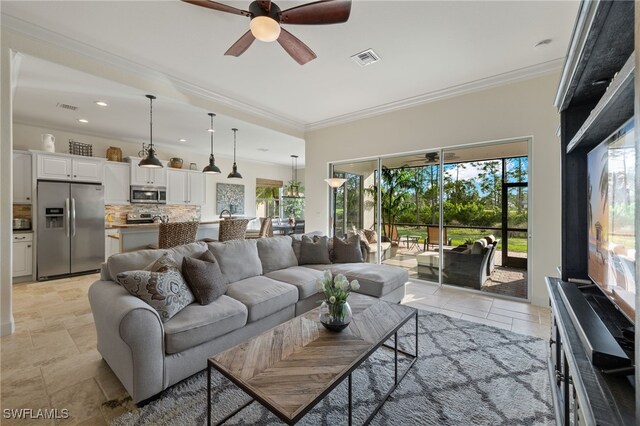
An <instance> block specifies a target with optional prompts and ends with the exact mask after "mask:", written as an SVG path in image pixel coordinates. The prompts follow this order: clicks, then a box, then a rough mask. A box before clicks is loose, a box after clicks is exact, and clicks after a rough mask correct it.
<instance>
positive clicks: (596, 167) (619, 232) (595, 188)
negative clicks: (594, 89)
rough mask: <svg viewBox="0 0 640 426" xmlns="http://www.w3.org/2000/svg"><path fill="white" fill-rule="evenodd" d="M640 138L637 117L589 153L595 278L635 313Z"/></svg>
mask: <svg viewBox="0 0 640 426" xmlns="http://www.w3.org/2000/svg"><path fill="white" fill-rule="evenodd" d="M635 155H636V150H635V140H634V128H633V119H632V120H629V121H628V122H626V123H625V124H624V125H622V127H620V128H619V129H618V130H616V131H615V132H614V133H613V134H612V135H611V136H609V137H608V138H607V139H605V140H604V141H603V142H602V143H601V144H599V145H598V146H596V147H595V148H594V149H593V150H592V151H591V152H589V153H588V155H587V162H588V165H587V171H588V185H589V186H588V188H587V191H588V192H587V197H588V199H589V207H588V208H589V211H588V224H589V260H588V271H589V277H590V278H591V279H592V280H593V282H595V283H596V284H597V285H598V287H599V288H600V289H601V290H602V291H603V292H604V293H605V294H606V295H607V296H608V297H609V298H610V299H611V300H612V301H613V303H615V304H616V306H617V307H618V308H619V309H620V311H621V312H622V313H623V314H624V315H625V316H626V317H627V318H628V319H629V320H631V321H632V322H633V321H634V318H635V309H636V307H635V292H636V276H635V275H636V274H635V256H636V247H635V231H636V230H635V223H636V220H635V202H636V189H635Z"/></svg>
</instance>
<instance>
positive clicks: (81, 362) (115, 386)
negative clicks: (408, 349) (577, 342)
mask: <svg viewBox="0 0 640 426" xmlns="http://www.w3.org/2000/svg"><path fill="white" fill-rule="evenodd" d="M96 279H97V275H86V276H82V277H75V278H66V279H61V280H55V281H47V282H40V283H39V282H33V283H22V284H15V285H14V287H13V307H14V319H15V321H16V332H15V333H14V334H13V335H11V336H5V337H2V338H0V409H2V410H4V409H18V408H30V409H33V410H34V412H35V410H37V409H45V408H47V409H52V408H56V409H58V410H62V409H67V410H68V412H69V418H67V419H62V420H43V419H33V420H16V419H4V418H2V419H1V423H2V424H3V425H14V424H18V425H31V424H34V425H51V424H61V425H92V426H93V425H95V426H98V425H105V424H108V423H109V421H110V420H111V419H113V418H115V417H117V416H118V415H120V414H122V413H123V412H124V411H125V410H133V409H135V406H134V405H133V404H131V403H130V402H129V403H128V404H127V403H126V400H127V398H128V394H127V392H126V390H125V389H124V388H123V387H122V385H121V384H120V382H119V381H118V379H117V378H116V377H115V375H114V374H113V373H112V371H111V369H110V368H109V366H108V365H107V364H106V363H105V362H104V361H103V360H102V358H101V356H100V354H99V353H98V351H97V350H96V333H95V328H94V324H93V316H92V314H91V309H90V307H89V302H88V299H87V291H88V288H89V286H90V285H91V283H92V282H93V281H95V280H96ZM403 303H405V304H407V305H410V306H413V307H416V308H419V309H424V310H427V311H432V312H439V313H443V314H446V315H449V316H452V317H455V318H461V319H465V320H469V321H474V322H478V323H482V324H488V325H492V326H495V327H500V328H503V329H507V330H512V331H514V332H517V333H523V334H528V335H534V336H539V337H541V338H546V337H548V335H549V321H550V313H549V310H548V309H546V308H540V307H537V306H532V305H529V304H526V303H520V302H513V301H509V300H502V299H497V298H493V297H491V296H490V295H488V294H478V293H471V292H467V291H463V290H458V289H449V288H442V289H441V288H438V287H437V286H436V285H431V284H425V283H417V282H416V283H410V284H409V285H408V286H407V296H406V297H405V299H404V301H403ZM112 400H119V402H118V404H104V403H105V402H107V401H112ZM0 412H3V411H1V410H0Z"/></svg>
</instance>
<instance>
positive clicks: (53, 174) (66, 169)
mask: <svg viewBox="0 0 640 426" xmlns="http://www.w3.org/2000/svg"><path fill="white" fill-rule="evenodd" d="M37 165H38V170H37V175H38V179H55V180H71V171H72V170H71V157H69V156H63V155H47V154H38V160H37Z"/></svg>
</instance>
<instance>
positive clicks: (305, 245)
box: [299, 235, 331, 265]
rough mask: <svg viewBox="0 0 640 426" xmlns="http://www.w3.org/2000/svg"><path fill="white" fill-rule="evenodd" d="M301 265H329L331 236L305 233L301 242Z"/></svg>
mask: <svg viewBox="0 0 640 426" xmlns="http://www.w3.org/2000/svg"><path fill="white" fill-rule="evenodd" d="M299 263H300V265H327V264H329V263H331V260H330V259H329V238H328V237H319V236H315V237H313V239H312V238H310V237H308V236H306V235H303V236H302V242H301V244H300V261H299Z"/></svg>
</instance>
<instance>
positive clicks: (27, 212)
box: [13, 204, 31, 219]
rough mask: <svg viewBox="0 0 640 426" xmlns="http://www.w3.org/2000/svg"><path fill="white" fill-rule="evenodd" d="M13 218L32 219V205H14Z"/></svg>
mask: <svg viewBox="0 0 640 426" xmlns="http://www.w3.org/2000/svg"><path fill="white" fill-rule="evenodd" d="M13 217H15V218H20V219H31V204H14V205H13Z"/></svg>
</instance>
